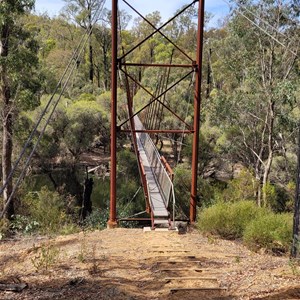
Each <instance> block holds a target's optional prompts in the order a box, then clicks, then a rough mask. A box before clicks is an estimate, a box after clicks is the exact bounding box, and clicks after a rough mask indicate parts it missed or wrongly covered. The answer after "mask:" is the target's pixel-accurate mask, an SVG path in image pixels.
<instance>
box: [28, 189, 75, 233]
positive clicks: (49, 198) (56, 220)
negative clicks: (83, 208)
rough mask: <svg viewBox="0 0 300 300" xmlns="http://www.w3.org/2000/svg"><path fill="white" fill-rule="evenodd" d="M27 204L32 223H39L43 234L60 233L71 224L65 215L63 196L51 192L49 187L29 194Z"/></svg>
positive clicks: (39, 228)
mask: <svg viewBox="0 0 300 300" xmlns="http://www.w3.org/2000/svg"><path fill="white" fill-rule="evenodd" d="M25 202H26V204H27V206H28V210H29V214H30V217H31V222H32V220H34V221H35V222H37V224H38V230H39V231H40V232H41V233H59V232H60V231H61V230H64V228H65V226H66V225H67V224H69V223H70V222H71V220H70V218H69V217H68V216H67V214H66V213H65V209H64V200H63V198H62V196H60V195H59V194H58V193H57V192H52V191H49V190H48V188H47V187H43V188H42V189H41V190H40V191H39V192H35V193H29V194H28V195H27V197H26V198H25Z"/></svg>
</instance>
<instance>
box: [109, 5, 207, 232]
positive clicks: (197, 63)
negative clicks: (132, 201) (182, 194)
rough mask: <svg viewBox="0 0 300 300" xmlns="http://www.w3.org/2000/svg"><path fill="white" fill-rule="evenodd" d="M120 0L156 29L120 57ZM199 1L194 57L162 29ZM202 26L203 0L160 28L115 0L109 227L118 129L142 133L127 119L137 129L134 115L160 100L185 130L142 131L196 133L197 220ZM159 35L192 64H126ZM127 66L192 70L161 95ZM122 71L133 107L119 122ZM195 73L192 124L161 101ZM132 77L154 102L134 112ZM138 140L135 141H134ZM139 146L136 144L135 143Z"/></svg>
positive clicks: (112, 216)
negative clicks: (135, 52) (119, 85)
mask: <svg viewBox="0 0 300 300" xmlns="http://www.w3.org/2000/svg"><path fill="white" fill-rule="evenodd" d="M118 1H122V2H124V3H125V4H126V5H127V6H128V7H129V8H130V9H131V10H133V11H134V12H135V13H136V14H137V15H138V16H140V17H141V18H142V19H143V20H144V21H145V22H147V23H148V24H149V25H150V26H151V27H152V28H153V32H152V33H151V34H149V35H148V36H147V37H145V38H144V39H143V40H142V41H140V42H138V43H137V44H136V45H135V46H134V47H132V48H131V49H130V50H128V51H127V52H125V53H123V54H122V55H121V56H120V57H118V33H119V29H118V27H119V26H118ZM197 2H198V33H197V52H196V59H192V58H191V57H190V56H189V55H188V54H187V53H185V51H183V50H182V49H181V48H180V47H179V46H178V45H176V43H175V42H173V41H172V40H171V39H170V38H168V37H167V36H166V35H165V34H164V33H163V32H162V29H163V28H164V27H165V26H167V25H168V24H170V23H171V22H172V21H173V20H174V19H176V18H177V17H178V16H180V15H181V14H182V13H183V12H184V11H186V10H187V9H188V8H189V7H191V6H192V5H194V4H195V3H197ZM203 27H204V0H194V1H191V2H190V4H188V5H187V6H186V7H185V8H183V9H182V10H181V11H179V12H178V13H177V14H176V15H175V16H174V17H172V18H171V19H169V20H168V21H167V22H165V23H164V24H162V25H161V26H160V27H158V28H157V27H156V26H154V25H153V24H152V23H151V22H150V21H149V20H148V19H147V18H145V17H144V16H143V15H142V14H141V13H140V12H139V11H137V10H136V9H135V8H134V7H133V6H132V5H131V4H130V3H129V2H128V1H127V0H112V19H111V28H112V64H111V166H110V169H111V171H110V215H109V221H108V227H109V228H113V227H115V226H117V213H116V198H117V191H116V188H117V182H116V181H117V158H116V153H117V134H118V132H119V131H123V132H132V133H135V132H140V131H137V130H134V129H132V130H128V129H124V128H122V127H123V126H124V125H125V124H126V123H127V122H130V124H131V128H135V126H134V121H133V117H134V116H136V115H137V114H139V113H140V112H141V111H143V110H144V109H146V108H147V107H149V106H150V105H151V104H152V103H154V102H158V103H159V104H160V105H162V106H163V107H164V108H165V109H167V110H168V111H169V112H171V113H172V114H173V115H174V117H175V118H177V119H178V120H180V122H181V123H182V124H184V126H185V127H186V129H185V130H182V129H170V130H166V129H164V130H160V129H147V130H144V131H143V132H147V133H178V132H180V133H182V132H184V133H189V134H193V147H192V174H191V175H192V176H191V177H192V178H191V196H190V216H189V218H190V222H191V223H193V222H195V220H196V207H197V201H198V194H197V175H198V152H199V130H200V107H201V81H202V74H201V71H202V64H203V63H202V53H203ZM156 33H158V34H160V35H161V36H163V38H164V39H166V40H167V41H168V42H169V43H171V44H172V45H173V47H174V48H175V49H177V50H178V51H179V52H180V53H181V54H182V55H183V56H184V57H185V58H186V59H187V60H188V61H189V62H190V63H189V64H172V63H169V64H157V63H153V64H151V63H149V64H148V63H140V64H139V63H126V61H125V59H126V57H127V56H128V55H129V54H131V53H132V52H133V51H134V50H136V49H137V48H139V47H140V46H141V45H142V44H143V43H145V42H146V41H148V40H149V39H150V38H151V37H152V36H153V35H154V34H156ZM127 67H151V68H157V67H159V68H186V69H190V70H188V71H187V73H186V75H184V76H183V77H182V78H181V79H180V80H178V81H177V82H175V83H174V84H172V85H171V86H169V87H166V89H165V90H164V91H163V92H161V93H160V94H159V95H158V96H155V95H154V94H153V93H151V92H150V91H148V90H147V88H145V87H144V86H143V85H142V84H141V83H140V82H139V81H138V80H136V79H135V78H134V77H133V76H131V75H130V74H129V72H128V71H127ZM119 71H121V72H122V73H123V74H124V75H125V76H126V89H127V98H128V108H129V110H130V113H129V118H128V119H127V120H125V121H123V122H122V123H121V124H117V102H118V99H117V87H118V72H119ZM192 73H194V76H195V84H194V122H193V125H192V126H191V125H190V124H187V123H186V122H185V121H184V120H183V119H182V118H181V117H180V116H178V115H177V114H176V113H175V112H174V111H173V110H172V109H171V108H170V107H169V106H168V105H166V104H165V103H164V102H163V101H161V100H160V98H161V97H162V96H164V95H165V94H166V93H167V92H168V91H169V90H170V89H172V88H174V87H175V86H176V85H178V84H179V83H180V82H181V81H183V80H184V79H186V78H187V77H188V76H190V75H191V74H192ZM129 80H131V81H132V82H133V83H135V84H136V85H137V86H138V87H139V88H141V89H143V90H144V91H145V92H146V93H147V94H149V96H151V101H150V102H149V103H148V104H147V105H145V106H144V107H142V108H141V109H140V110H139V111H137V112H133V111H132V95H131V93H130V91H129V90H128V89H129ZM133 143H135V141H133ZM135 147H136V145H135Z"/></svg>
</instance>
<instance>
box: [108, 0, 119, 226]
mask: <svg viewBox="0 0 300 300" xmlns="http://www.w3.org/2000/svg"><path fill="white" fill-rule="evenodd" d="M111 28H112V64H111V130H110V135H111V136H110V210H109V220H108V222H107V226H108V228H114V227H116V226H117V87H118V74H117V67H118V61H117V56H118V0H112V17H111Z"/></svg>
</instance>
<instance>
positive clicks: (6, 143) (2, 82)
mask: <svg viewBox="0 0 300 300" xmlns="http://www.w3.org/2000/svg"><path fill="white" fill-rule="evenodd" d="M8 40H9V26H8V25H7V24H4V25H2V31H1V41H0V57H1V58H2V61H3V62H2V64H1V65H0V97H1V102H2V181H3V184H5V183H6V182H7V180H8V177H9V175H10V173H11V170H12V166H11V160H12V150H13V143H12V102H11V92H10V87H9V82H8V74H7V68H6V65H5V64H6V58H7V56H8ZM11 193H12V178H10V179H9V180H8V182H7V186H6V188H5V189H4V191H3V202H4V206H6V205H7V202H8V199H9V197H10V195H11ZM13 214H14V204H13V200H11V201H10V203H9V205H8V208H7V210H6V213H5V217H7V218H8V219H10V218H11V216H12V215H13Z"/></svg>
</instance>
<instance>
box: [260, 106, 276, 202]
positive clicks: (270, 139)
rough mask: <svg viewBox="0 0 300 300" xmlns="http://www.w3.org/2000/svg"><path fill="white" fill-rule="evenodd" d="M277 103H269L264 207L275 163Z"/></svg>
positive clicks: (263, 190)
mask: <svg viewBox="0 0 300 300" xmlns="http://www.w3.org/2000/svg"><path fill="white" fill-rule="evenodd" d="M274 107H275V102H274V101H272V100H271V101H270V102H269V109H270V114H269V115H270V121H269V126H268V131H269V134H268V159H267V163H266V165H265V168H264V175H263V186H262V200H263V205H264V207H266V206H267V190H266V187H267V183H268V179H269V174H270V170H271V166H272V162H273V131H274V118H275V112H274Z"/></svg>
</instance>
